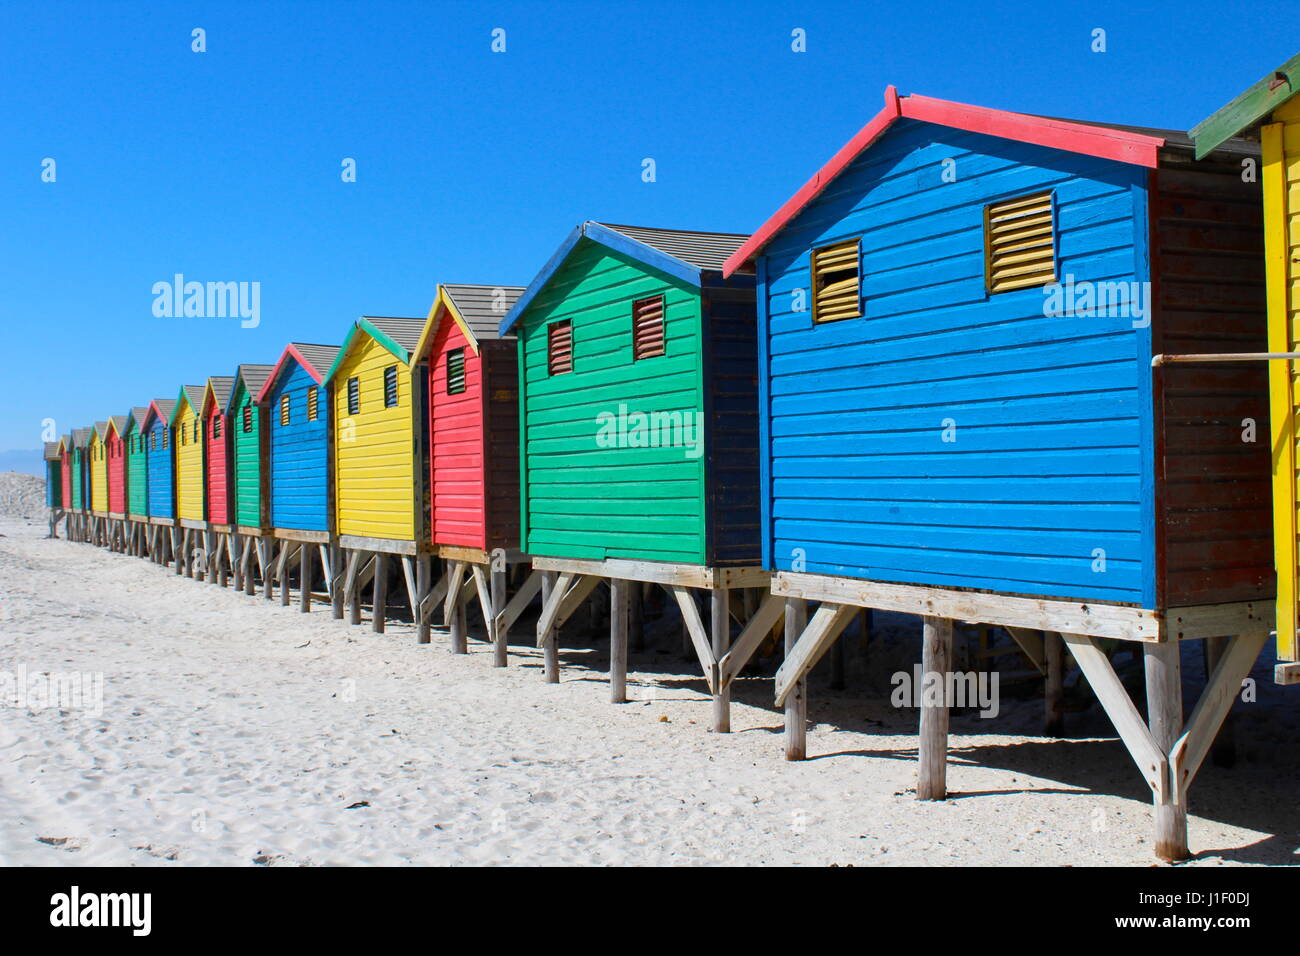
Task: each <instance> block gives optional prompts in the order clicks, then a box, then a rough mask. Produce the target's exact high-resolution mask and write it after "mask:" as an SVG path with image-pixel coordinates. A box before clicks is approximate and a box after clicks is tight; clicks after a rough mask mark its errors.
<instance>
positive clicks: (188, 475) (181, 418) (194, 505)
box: [172, 402, 204, 521]
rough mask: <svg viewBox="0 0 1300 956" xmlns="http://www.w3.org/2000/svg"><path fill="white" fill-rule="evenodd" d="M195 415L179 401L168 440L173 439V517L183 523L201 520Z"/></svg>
mask: <svg viewBox="0 0 1300 956" xmlns="http://www.w3.org/2000/svg"><path fill="white" fill-rule="evenodd" d="M197 419H198V413H197V412H195V410H194V408H193V407H192V406H191V405H190V403H189V402H181V405H180V408H179V409H178V410H177V413H176V426H175V428H174V429H173V432H172V437H173V438H175V439H176V443H175V446H174V448H175V452H176V517H178V518H182V519H184V520H186V521H203V520H204V511H203V498H204V481H203V432H202V429H200V431H199V438H198V440H197V441H196V440H195V438H194V422H195V421H196V420H197Z"/></svg>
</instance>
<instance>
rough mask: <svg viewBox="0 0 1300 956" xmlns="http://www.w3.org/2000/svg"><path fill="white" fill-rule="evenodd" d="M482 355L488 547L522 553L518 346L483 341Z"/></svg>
mask: <svg viewBox="0 0 1300 956" xmlns="http://www.w3.org/2000/svg"><path fill="white" fill-rule="evenodd" d="M482 356H483V429H484V431H485V432H486V435H485V436H484V450H485V454H486V457H487V460H486V461H485V462H484V465H485V468H484V476H485V477H484V480H485V482H486V484H487V488H486V492H487V502H486V505H487V515H486V528H485V535H484V537H485V542H486V549H487V550H488V551H491V550H493V549H494V548H507V549H518V548H519V547H520V541H519V534H520V527H519V346H518V345H517V344H516V342H515V341H514V340H513V339H509V340H506V341H492V342H484V343H483V344H482Z"/></svg>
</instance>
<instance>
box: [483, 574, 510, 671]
mask: <svg viewBox="0 0 1300 956" xmlns="http://www.w3.org/2000/svg"><path fill="white" fill-rule="evenodd" d="M497 563H498V562H497V560H496V559H493V562H492V564H491V565H489V567H490V568H491V571H492V601H491V604H492V620H491V621H489V622H488V634H489V636H491V638H492V665H493V666H494V667H505V666H506V664H507V663H509V649H510V646H509V642H508V641H507V638H508V637H509V634H510V627H509V625H506V626H505V627H498V626H497V621H496V618H497V616H498V615H499V614H500V613H501V612H502V611H503V610H505V606H506V563H505V559H504V557H503V558H501V560H500V565H501V566H500V567H497Z"/></svg>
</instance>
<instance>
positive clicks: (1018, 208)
mask: <svg viewBox="0 0 1300 956" xmlns="http://www.w3.org/2000/svg"><path fill="white" fill-rule="evenodd" d="M1052 225H1053V224H1052V194H1051V193H1050V192H1048V193H1036V194H1035V195H1033V196H1018V197H1016V198H1015V199H1007V200H1004V201H1003V202H998V203H992V204H991V205H988V206H985V207H984V276H985V284H986V287H987V288H988V291H989V292H990V293H998V292H1012V291H1014V290H1016V289H1028V288H1032V287H1034V286H1042V285H1047V283H1049V282H1055V281H1056V240H1055V237H1054V236H1053V234H1052Z"/></svg>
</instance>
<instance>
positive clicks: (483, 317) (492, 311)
mask: <svg viewBox="0 0 1300 956" xmlns="http://www.w3.org/2000/svg"><path fill="white" fill-rule="evenodd" d="M442 291H443V292H445V293H447V298H449V299H451V303H452V305H454V306H455V307H456V311H457V312H459V313H460V317H461V318H462V319H464V320H465V324H466V325H468V326H469V330H470V331H471V332H473V333H474V338H476V339H478V340H479V341H480V342H486V341H491V340H493V339H499V338H501V333H500V328H501V320H502V319H504V318H505V317H506V314H507V313H508V312H509V311H510V309H511V307H512V306H514V304H515V301H516V300H517V299H518V298H519V297H520V296H521V295H523V292H524V287H523V286H517V285H465V284H460V283H457V284H452V283H449V282H444V283H443V284H442ZM513 337H514V336H513V335H508V336H507V338H513Z"/></svg>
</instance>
